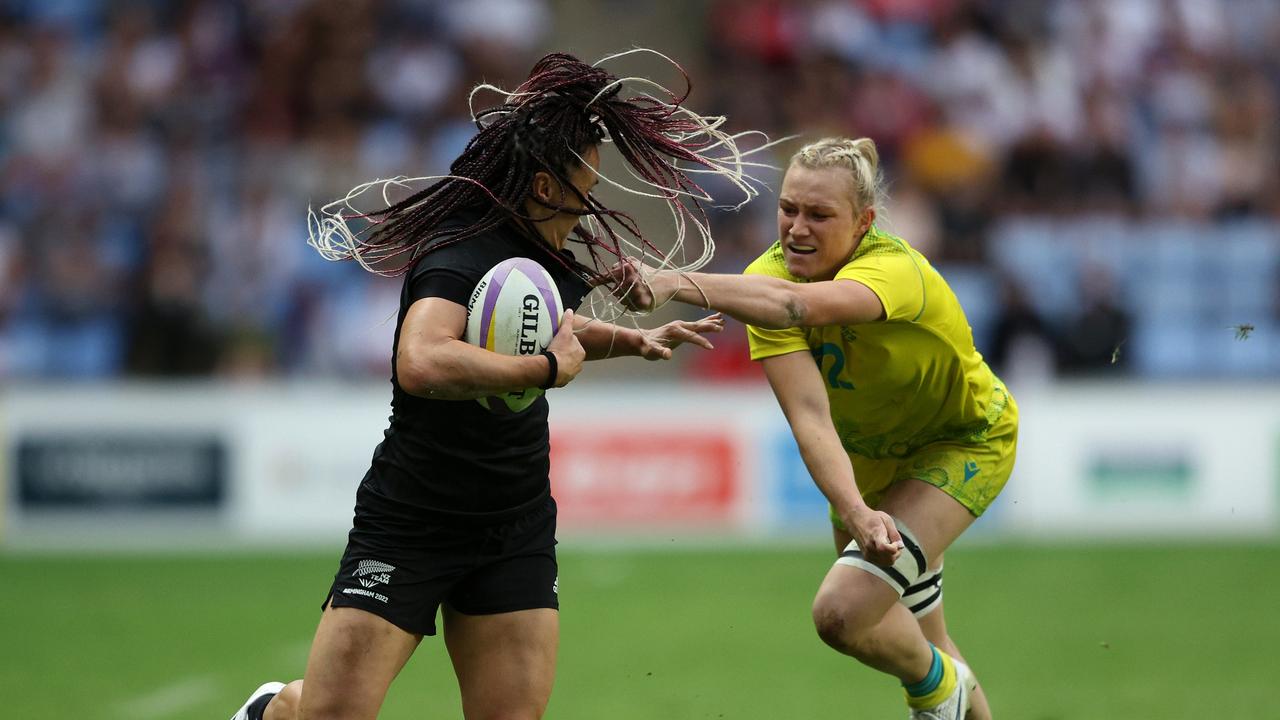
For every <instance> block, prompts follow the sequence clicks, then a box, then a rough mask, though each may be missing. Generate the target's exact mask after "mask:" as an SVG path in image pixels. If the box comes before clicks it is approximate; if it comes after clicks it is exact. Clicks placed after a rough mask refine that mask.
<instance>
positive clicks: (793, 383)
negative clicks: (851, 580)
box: [762, 351, 902, 565]
mask: <svg viewBox="0 0 1280 720" xmlns="http://www.w3.org/2000/svg"><path fill="white" fill-rule="evenodd" d="M762 363H763V365H764V372H765V376H766V377H768V378H769V385H770V386H771V387H772V388H773V394H774V395H775V396H776V397H777V399H778V405H779V406H781V407H782V412H783V414H784V415H786V417H787V423H788V424H789V425H790V426H791V433H792V434H793V435H794V436H795V438H796V444H798V445H799V446H800V456H801V457H803V458H804V463H805V466H806V467H808V468H809V474H810V475H811V476H812V477H813V481H814V483H815V484H816V485H817V486H818V489H819V490H821V491H822V494H823V495H825V496H826V497H827V501H828V502H830V503H831V506H832V507H833V508H835V511H836V513H837V514H838V515H839V516H840V519H841V520H842V521H843V522H844V524H845V527H847V528H849V530H850V532H851V533H852V534H853V537H854V539H855V540H857V541H858V547H859V548H861V549H862V552H863V555H864V556H865V557H866V558H867V560H869V561H871V562H873V563H875V564H877V565H892V564H893V561H894V560H896V559H897V557H898V553H899V552H901V545H900V543H901V540H902V538H901V536H900V535H899V534H898V529H897V526H896V525H895V524H894V522H893V519H892V518H891V517H889V516H888V515H887V514H885V513H882V512H878V511H876V510H872V509H871V508H870V507H868V506H867V504H866V503H865V502H864V501H863V500H862V495H861V494H860V493H859V492H858V485H857V480H856V479H855V478H854V475H853V465H852V464H850V462H849V456H848V455H847V454H846V453H845V451H844V446H843V445H841V443H840V437H839V435H837V434H836V429H835V426H834V425H833V424H832V422H831V406H830V402H829V401H828V399H827V389H826V386H825V385H824V384H823V382H822V376H821V374H819V372H818V369H817V366H816V365H815V364H814V362H813V358H812V357H811V356H810V355H809V353H808V352H805V351H800V352H793V353H787V354H785V355H775V356H773V357H769V358H765V359H764V360H763V361H762Z"/></svg>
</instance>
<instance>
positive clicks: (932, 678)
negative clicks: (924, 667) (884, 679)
mask: <svg viewBox="0 0 1280 720" xmlns="http://www.w3.org/2000/svg"><path fill="white" fill-rule="evenodd" d="M929 649H930V650H932V651H933V662H932V663H930V665H929V673H928V674H927V675H925V676H924V679H923V680H921V681H920V682H918V683H912V684H910V685H908V684H906V683H902V687H904V688H906V690H907V694H908V695H910V696H911V697H924V696H925V695H928V694H929V693H931V692H933V691H934V690H937V689H938V686H939V685H941V684H942V656H941V655H939V654H938V648H936V647H934V646H933V645H930V646H929Z"/></svg>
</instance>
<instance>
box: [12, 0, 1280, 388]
mask: <svg viewBox="0 0 1280 720" xmlns="http://www.w3.org/2000/svg"><path fill="white" fill-rule="evenodd" d="M681 5H684V4H681ZM612 7H613V8H614V10H617V9H619V8H622V7H624V6H623V5H622V4H620V3H614V4H613V5H612ZM636 12H640V10H636ZM684 12H685V13H686V14H687V15H689V16H691V17H692V19H693V22H692V23H691V24H688V25H686V26H682V27H681V28H680V29H679V31H680V32H687V33H693V34H694V35H695V38H694V42H695V44H696V45H698V46H701V47H704V48H705V55H704V56H703V57H695V58H688V59H686V58H679V59H681V60H683V61H685V64H686V65H688V66H689V67H690V69H691V71H692V74H693V76H694V84H695V96H696V98H697V103H696V106H697V108H698V109H699V110H704V111H705V110H710V111H714V112H717V113H723V114H726V115H728V116H729V117H730V119H731V124H732V126H733V127H734V128H739V129H741V128H755V129H761V130H765V131H767V132H769V133H770V135H774V136H780V135H787V134H791V133H804V134H805V135H806V136H816V135H819V134H822V133H840V134H851V135H869V136H871V137H873V138H874V139H875V140H876V142H877V144H878V146H879V149H880V151H881V154H882V157H883V165H884V168H885V173H886V177H887V179H888V180H889V194H890V202H889V205H888V206H887V208H886V215H887V222H888V223H889V224H890V226H891V227H892V228H894V229H895V230H897V231H899V232H900V233H901V234H903V235H904V236H905V237H907V238H909V239H910V240H911V242H912V243H913V244H914V245H916V246H917V247H919V248H920V249H921V250H923V251H924V252H926V253H927V254H929V256H930V257H931V258H932V259H934V260H935V261H936V262H937V263H938V264H939V265H941V266H943V267H957V268H961V269H965V268H969V269H972V268H978V269H979V272H980V274H981V275H982V276H983V281H982V282H978V283H976V284H971V285H970V286H971V287H979V288H984V289H983V291H982V292H983V293H984V296H985V297H987V298H988V299H990V300H992V302H991V303H990V306H991V308H992V309H991V313H992V317H990V318H989V319H988V320H989V321H988V322H985V323H982V324H981V325H982V327H981V328H979V326H978V325H979V324H978V323H975V330H979V329H981V330H982V332H981V333H980V334H979V349H981V350H983V351H984V353H986V354H988V356H989V357H991V358H992V360H993V361H996V362H1000V363H1004V362H1006V361H1007V358H1008V357H1009V353H1010V352H1011V351H1013V352H1016V351H1017V350H1018V348H1024V347H1026V340H1027V339H1028V338H1031V339H1032V340H1038V341H1039V342H1040V344H1041V345H1042V346H1043V351H1044V352H1045V353H1047V355H1048V356H1049V357H1050V361H1049V363H1048V364H1049V366H1051V367H1054V368H1065V369H1068V370H1073V369H1085V370H1087V369H1088V368H1091V367H1092V368H1105V369H1107V370H1115V369H1117V368H1123V367H1124V362H1123V361H1121V362H1117V358H1119V357H1120V355H1119V354H1117V353H1115V352H1113V349H1114V348H1116V347H1119V345H1121V344H1123V342H1124V340H1125V338H1126V337H1127V336H1128V333H1129V332H1130V330H1131V328H1130V324H1131V323H1132V322H1133V319H1132V318H1130V317H1128V316H1127V314H1126V312H1125V310H1124V307H1123V305H1124V303H1123V302H1121V301H1120V300H1119V298H1121V297H1123V292H1122V290H1123V288H1120V289H1117V287H1116V285H1117V283H1122V282H1123V278H1116V277H1107V276H1106V272H1105V268H1102V267H1101V266H1090V267H1088V268H1079V269H1075V268H1073V269H1072V270H1071V272H1073V273H1078V274H1079V275H1080V277H1079V282H1078V283H1074V284H1073V287H1076V288H1078V292H1079V295H1078V296H1076V297H1075V302H1074V304H1071V303H1068V305H1070V306H1071V308H1070V309H1071V312H1066V311H1064V312H1062V313H1060V314H1058V315H1055V314H1054V312H1053V311H1052V310H1053V309H1052V308H1049V309H1046V308H1045V307H1043V306H1039V305H1037V304H1036V302H1027V301H1026V300H1025V298H1026V296H1028V295H1032V296H1034V295H1035V290H1036V288H1034V287H1026V286H1025V285H1026V283H1027V278H1025V277H1024V278H1019V277H1018V276H1017V275H1016V273H1013V272H1005V271H1004V270H1003V269H1002V266H1001V264H1000V262H999V261H998V260H999V259H998V258H996V257H993V248H994V247H996V243H995V242H994V241H993V238H995V237H999V236H1002V234H1004V235H1007V233H1006V232H1004V231H1003V230H1002V227H1004V226H1005V224H1006V223H1007V222H1008V221H1009V220H1010V219H1011V218H1026V217H1039V218H1046V219H1048V220H1050V221H1053V222H1072V221H1073V219H1075V218H1080V217H1097V216H1106V217H1113V218H1120V219H1122V220H1123V221H1124V222H1127V223H1133V224H1134V225H1135V226H1137V227H1144V226H1145V225H1144V223H1150V222H1168V221H1174V222H1182V223H1187V224H1189V225H1190V226H1194V227H1208V228H1214V227H1218V226H1220V225H1223V224H1229V223H1232V222H1238V221H1241V220H1245V221H1249V222H1255V223H1264V224H1275V223H1280V162H1278V161H1280V138H1278V137H1277V135H1278V133H1280V3H1277V2H1275V1H1274V0H1043V1H1040V0H1034V1H1025V0H809V1H807V2H786V1H784V0H712V1H710V2H704V3H701V4H688V5H687V10H685V11H684ZM557 22H561V20H560V19H558V18H557V17H556V15H555V8H554V7H553V6H552V5H551V4H550V3H549V2H548V0H467V1H466V2H462V1H459V2H449V1H447V0H346V1H344V2H315V1H310V0H279V1H272V2H251V1H248V0H183V1H180V2H162V1H161V0H150V1H139V0H135V1H130V2H124V1H122V2H77V1H76V0H48V1H42V0H6V1H3V2H0V379H7V378H8V379H45V378H57V379H66V378H74V379H81V378H86V379H92V378H116V377H124V376H132V377H191V376H208V375H218V376H296V375H308V376H310V375H317V374H338V375H344V376H351V375H366V374H367V375H368V376H371V377H381V376H385V375H386V374H387V371H388V359H389V347H390V338H391V333H392V330H393V327H392V325H393V321H394V317H387V316H388V315H389V314H390V313H392V312H394V308H395V306H396V297H397V295H398V292H399V284H398V282H397V281H395V280H385V279H379V278H375V277H372V276H370V275H368V274H367V273H364V272H363V271H362V270H360V269H359V268H358V267H356V266H353V265H346V264H330V263H326V262H325V261H323V260H321V259H320V258H319V257H318V256H317V255H316V254H315V253H314V252H313V251H312V250H311V249H310V248H308V247H307V246H306V244H305V242H304V239H305V237H306V227H305V212H306V207H307V204H308V202H312V203H319V202H322V201H324V200H327V199H331V198H333V197H336V196H340V195H343V194H345V192H346V190H347V189H349V188H350V187H352V186H353V185H355V184H357V183H359V182H362V181H364V180H367V179H372V178H375V177H389V176H392V175H397V174H403V173H406V172H411V173H414V174H420V175H429V174H436V173H440V172H443V171H444V170H445V169H446V168H447V166H448V163H449V161H450V160H451V159H452V158H453V157H454V156H455V155H456V154H457V153H458V152H459V151H460V150H461V148H462V146H463V145H464V144H465V142H466V141H467V140H468V138H469V137H470V135H471V133H472V127H471V124H470V121H469V115H468V111H467V106H466V98H467V90H468V89H469V88H470V86H471V85H472V84H474V83H475V82H476V81H477V80H479V79H481V78H483V79H485V80H487V81H489V82H494V83H496V84H499V85H504V86H511V85H514V84H515V83H516V82H518V81H519V80H520V79H521V78H523V76H524V74H525V73H526V72H527V70H528V68H529V66H530V64H531V63H532V61H533V60H534V59H536V57H537V56H538V55H539V54H541V52H544V51H546V50H547V41H548V38H549V35H550V30H551V28H552V26H553V24H554V23H557ZM772 213H773V205H772V199H771V198H766V200H765V201H762V202H758V203H753V204H751V205H749V206H748V207H747V209H746V210H744V211H743V212H739V213H735V214H722V215H717V216H716V217H715V218H714V225H713V228H714V229H715V232H716V238H717V256H716V259H715V262H714V267H713V269H717V270H723V271H735V272H736V271H738V270H740V269H741V268H742V267H743V266H744V265H745V264H746V262H748V261H749V260H750V259H751V258H753V257H754V256H755V255H756V254H758V253H759V251H760V249H761V248H763V247H764V246H765V245H767V244H768V243H769V242H770V240H771V235H772V233H773V232H774V231H773V220H772ZM1270 238H1271V240H1270V241H1269V242H1270V243H1271V244H1272V245H1273V250H1274V253H1273V256H1274V257H1280V235H1278V234H1276V233H1275V232H1273V233H1272V235H1271V236H1270ZM1206 242H1209V240H1206ZM1267 257H1272V256H1269V255H1267V254H1266V253H1265V252H1264V253H1263V258H1264V260H1265V258H1267ZM1274 287H1280V281H1277V282H1275V284H1274V286H1273V287H1272V290H1273V291H1274ZM1277 297H1278V298H1280V293H1277ZM962 299H965V298H964V297H963V293H962ZM1277 304H1278V305H1280V300H1278V301H1277ZM1100 308H1101V310H1100ZM1273 309H1274V308H1273ZM1098 312H1102V313H1103V316H1099V315H1097V314H1096V313H1098ZM1089 313H1095V315H1092V316H1090V315H1089ZM1099 318H1100V319H1099ZM1139 320H1140V319H1139ZM1082 337H1084V338H1085V339H1083V340H1082V339H1081V338H1082ZM730 345H731V344H730ZM1086 347H1087V348H1089V350H1088V352H1084V351H1083V348H1086ZM716 358H720V359H716ZM735 358H740V353H735ZM735 368H736V369H735ZM739 370H741V368H740V364H739V363H737V362H736V361H735V360H734V359H726V356H724V355H723V354H721V355H718V356H715V357H713V358H712V359H711V360H710V361H709V362H702V363H699V364H696V365H695V366H694V367H693V368H692V370H691V371H692V372H703V373H707V374H713V375H714V374H725V375H730V376H731V375H733V374H735V372H738V371H739Z"/></svg>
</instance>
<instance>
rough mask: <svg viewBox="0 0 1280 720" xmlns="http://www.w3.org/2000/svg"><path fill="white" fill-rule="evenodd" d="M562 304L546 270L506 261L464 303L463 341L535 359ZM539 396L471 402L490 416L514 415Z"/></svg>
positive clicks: (534, 392) (535, 392)
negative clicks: (464, 339) (465, 326)
mask: <svg viewBox="0 0 1280 720" xmlns="http://www.w3.org/2000/svg"><path fill="white" fill-rule="evenodd" d="M563 314H564V306H563V305H561V302H560V292H559V291H558V290H557V289H556V284H555V281H554V280H552V279H551V275H550V274H548V273H547V271H546V269H545V268H543V267H542V266H541V265H539V264H538V263H537V262H536V261H534V260H530V259H529V258H522V257H518V258H511V259H510V260H503V261H502V262H500V263H498V264H497V265H494V266H493V268H492V269H491V270H489V272H487V273H485V275H484V277H483V278H481V279H480V282H479V283H477V284H476V289H475V290H473V291H472V292H471V300H470V301H468V302H467V332H466V341H467V342H468V343H471V344H472V345H477V346H479V347H482V348H484V349H486V350H489V351H491V352H496V353H501V354H503V355H537V354H538V353H540V352H542V351H543V350H545V349H546V348H547V345H548V344H550V343H551V338H552V337H554V336H555V334H556V330H557V328H559V326H560V316H561V315H563ZM541 396H542V390H540V389H538V388H536V387H532V388H528V389H525V390H517V391H515V392H509V393H503V394H502V395H495V396H491V397H486V398H479V399H477V400H476V402H478V403H480V404H481V405H483V406H484V407H486V408H488V409H489V410H491V411H492V412H496V413H511V412H520V411H522V410H524V409H526V408H528V407H529V406H530V405H532V404H533V402H534V401H535V400H537V399H538V398H539V397H541Z"/></svg>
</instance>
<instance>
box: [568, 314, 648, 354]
mask: <svg viewBox="0 0 1280 720" xmlns="http://www.w3.org/2000/svg"><path fill="white" fill-rule="evenodd" d="M578 322H579V324H578V325H577V327H576V328H575V330H574V332H575V333H576V334H577V336H578V342H580V343H582V349H583V350H586V351H587V358H586V359H587V360H604V359H607V358H614V357H628V356H634V355H639V354H640V348H641V346H642V345H643V343H642V339H641V337H640V332H639V331H638V330H634V329H631V328H624V327H620V326H618V325H614V324H613V323H607V322H603V321H601V320H592V319H590V318H580V319H578Z"/></svg>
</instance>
